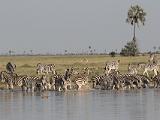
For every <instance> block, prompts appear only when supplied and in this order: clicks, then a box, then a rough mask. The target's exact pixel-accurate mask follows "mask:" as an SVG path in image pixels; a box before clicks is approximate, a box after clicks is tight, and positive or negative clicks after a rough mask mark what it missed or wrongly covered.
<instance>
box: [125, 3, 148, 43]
mask: <svg viewBox="0 0 160 120" xmlns="http://www.w3.org/2000/svg"><path fill="white" fill-rule="evenodd" d="M145 17H146V12H144V10H143V9H142V8H141V7H140V6H139V5H135V6H131V7H130V9H129V10H128V16H127V19H126V22H127V23H130V24H131V25H132V26H133V40H134V41H136V32H135V31H136V25H137V26H138V27H139V23H142V25H145V21H146V18H145Z"/></svg>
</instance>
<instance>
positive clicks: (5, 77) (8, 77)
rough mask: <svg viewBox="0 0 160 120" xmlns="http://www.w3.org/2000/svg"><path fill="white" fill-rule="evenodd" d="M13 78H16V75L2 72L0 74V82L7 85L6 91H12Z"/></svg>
mask: <svg viewBox="0 0 160 120" xmlns="http://www.w3.org/2000/svg"><path fill="white" fill-rule="evenodd" d="M15 76H17V75H16V74H11V73H8V72H6V71H2V72H1V73H0V80H1V82H3V83H5V84H6V85H7V89H11V90H13V88H14V80H15Z"/></svg>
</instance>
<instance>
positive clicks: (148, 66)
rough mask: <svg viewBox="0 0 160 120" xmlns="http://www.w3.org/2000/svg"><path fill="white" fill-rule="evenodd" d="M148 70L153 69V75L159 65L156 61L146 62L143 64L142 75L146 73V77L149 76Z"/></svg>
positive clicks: (157, 70) (156, 72)
mask: <svg viewBox="0 0 160 120" xmlns="http://www.w3.org/2000/svg"><path fill="white" fill-rule="evenodd" d="M148 71H153V72H154V75H153V77H155V76H156V75H157V74H158V72H159V65H158V64H157V63H147V64H145V65H144V72H143V75H145V74H147V77H149V74H148Z"/></svg>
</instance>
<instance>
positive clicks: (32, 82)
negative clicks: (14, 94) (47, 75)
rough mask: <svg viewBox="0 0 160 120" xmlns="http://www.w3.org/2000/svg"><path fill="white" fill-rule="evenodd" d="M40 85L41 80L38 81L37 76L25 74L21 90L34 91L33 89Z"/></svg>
mask: <svg viewBox="0 0 160 120" xmlns="http://www.w3.org/2000/svg"><path fill="white" fill-rule="evenodd" d="M38 85H39V86H38ZM41 86H42V82H41V81H40V79H39V77H37V76H27V77H26V78H24V79H23V81H22V90H23V91H27V92H28V91H32V92H34V91H35V90H37V87H40V88H41Z"/></svg>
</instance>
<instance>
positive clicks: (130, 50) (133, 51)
mask: <svg viewBox="0 0 160 120" xmlns="http://www.w3.org/2000/svg"><path fill="white" fill-rule="evenodd" d="M137 53H138V48H137V45H136V44H135V42H134V41H133V40H132V41H130V42H128V43H127V44H126V45H125V46H124V48H122V50H121V52H120V55H122V56H135V55H137Z"/></svg>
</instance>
